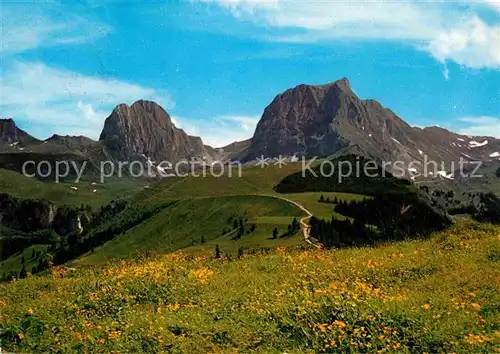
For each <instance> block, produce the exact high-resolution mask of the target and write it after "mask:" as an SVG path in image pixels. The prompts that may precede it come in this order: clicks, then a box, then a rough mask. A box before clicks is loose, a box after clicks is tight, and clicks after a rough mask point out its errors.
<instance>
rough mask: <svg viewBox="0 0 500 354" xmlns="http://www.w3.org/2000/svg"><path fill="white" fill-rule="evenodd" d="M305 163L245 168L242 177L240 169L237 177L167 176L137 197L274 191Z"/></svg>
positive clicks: (151, 200)
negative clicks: (283, 180)
mask: <svg viewBox="0 0 500 354" xmlns="http://www.w3.org/2000/svg"><path fill="white" fill-rule="evenodd" d="M300 169H301V164H299V163H294V164H290V165H287V166H284V167H283V168H278V167H277V166H274V165H271V166H267V167H266V168H260V167H249V168H244V169H243V170H242V173H241V177H238V174H237V173H236V170H234V173H233V176H232V177H229V176H228V175H227V174H225V175H223V176H221V177H214V176H206V177H194V176H189V177H181V178H166V179H165V180H163V181H162V182H160V183H158V184H156V185H155V186H154V187H153V188H152V189H150V190H145V191H143V192H141V193H139V194H138V195H137V196H136V200H138V201H143V202H146V203H158V202H162V201H164V200H169V199H184V198H195V197H201V196H204V197H215V196H223V195H245V194H255V193H267V194H268V193H272V191H273V188H274V186H275V185H276V184H277V183H278V182H279V181H280V180H281V179H283V178H284V177H285V176H288V175H289V174H291V173H294V172H297V171H299V170H300Z"/></svg>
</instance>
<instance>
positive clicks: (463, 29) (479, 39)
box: [426, 16, 500, 69]
mask: <svg viewBox="0 0 500 354" xmlns="http://www.w3.org/2000/svg"><path fill="white" fill-rule="evenodd" d="M426 49H427V50H428V51H429V52H430V53H431V54H432V55H433V56H434V57H435V58H436V59H437V60H439V61H440V62H442V63H445V62H446V60H452V61H454V62H456V63H458V64H461V65H464V66H468V67H471V68H481V67H487V68H496V69H500V26H488V25H487V24H485V23H484V22H483V21H481V20H480V19H479V17H477V16H474V17H473V18H471V19H469V20H467V21H464V22H463V23H462V24H461V26H459V27H455V28H451V29H449V30H443V31H442V32H441V33H440V34H439V35H438V36H437V37H436V38H434V39H432V40H431V41H430V42H429V44H428V45H427V47H426Z"/></svg>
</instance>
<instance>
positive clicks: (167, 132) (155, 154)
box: [99, 100, 211, 162]
mask: <svg viewBox="0 0 500 354" xmlns="http://www.w3.org/2000/svg"><path fill="white" fill-rule="evenodd" d="M99 140H100V141H102V142H103V143H104V144H105V145H106V146H107V147H108V149H109V151H110V153H111V154H112V155H113V156H114V157H116V158H119V159H122V160H128V161H131V160H133V159H136V158H138V157H141V156H146V157H147V158H150V159H151V160H153V161H170V162H175V161H179V160H181V159H183V158H192V157H197V158H207V159H211V156H210V154H209V152H208V150H207V148H206V147H205V146H204V145H203V142H202V140H201V139H200V138H199V137H193V136H189V135H187V134H186V133H185V132H184V131H183V130H182V129H177V128H176V127H175V125H174V124H173V123H172V120H171V118H170V116H169V114H168V113H167V112H166V111H165V110H164V109H163V108H162V107H161V106H160V105H159V104H157V103H156V102H153V101H148V100H139V101H136V102H134V103H133V104H132V105H131V106H128V105H126V104H120V105H118V106H116V107H115V109H114V110H113V112H112V113H111V115H110V116H109V117H108V118H107V119H106V121H105V123H104V128H103V130H102V133H101V136H100V138H99Z"/></svg>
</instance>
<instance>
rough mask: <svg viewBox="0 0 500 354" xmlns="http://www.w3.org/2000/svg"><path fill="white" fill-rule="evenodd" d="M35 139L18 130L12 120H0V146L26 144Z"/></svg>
mask: <svg viewBox="0 0 500 354" xmlns="http://www.w3.org/2000/svg"><path fill="white" fill-rule="evenodd" d="M33 141H36V139H35V138H33V137H32V136H30V135H29V134H27V133H26V132H25V131H24V130H22V129H19V128H18V127H17V125H16V123H15V122H14V120H13V119H12V118H7V119H0V144H16V143H21V144H24V143H28V142H33Z"/></svg>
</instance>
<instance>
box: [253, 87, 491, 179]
mask: <svg viewBox="0 0 500 354" xmlns="http://www.w3.org/2000/svg"><path fill="white" fill-rule="evenodd" d="M349 153H356V154H361V155H365V156H367V157H370V158H372V159H374V160H376V161H379V162H380V161H392V162H395V161H405V162H409V161H415V160H418V161H423V160H424V156H427V158H428V159H429V160H434V161H439V162H444V163H445V164H447V165H448V166H449V164H450V162H452V161H455V162H457V161H459V160H460V158H461V157H462V158H465V159H466V160H481V161H486V160H492V159H494V160H498V159H499V157H500V139H496V138H491V137H471V136H464V135H459V134H455V133H452V132H449V131H447V130H445V129H441V128H437V127H431V128H426V129H420V128H416V127H411V126H410V125H409V124H407V123H406V122H405V121H404V120H402V119H401V118H400V117H398V116H397V115H396V114H395V113H394V112H392V111H391V110H390V109H387V108H384V107H383V106H382V105H381V104H380V103H378V102H377V101H375V100H361V99H360V98H358V97H357V96H356V94H355V93H354V92H353V90H352V89H351V86H350V83H349V81H348V80H347V79H346V78H344V79H341V80H339V81H336V82H333V83H330V84H327V85H321V86H311V85H299V86H297V87H295V88H293V89H289V90H287V91H285V92H283V93H282V94H279V95H278V96H276V98H275V99H274V100H273V101H272V102H271V104H270V105H269V106H267V107H266V109H265V110H264V113H263V115H262V118H261V120H260V121H259V123H258V124H257V128H256V130H255V134H254V136H253V138H252V141H251V144H250V147H249V148H248V150H247V152H246V155H245V158H244V159H245V160H246V161H249V160H252V159H256V158H258V157H260V156H261V155H264V156H266V157H277V156H279V155H285V156H292V155H296V156H306V157H312V156H320V157H325V156H330V155H339V154H349ZM448 168H449V167H448ZM447 172H450V171H447Z"/></svg>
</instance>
